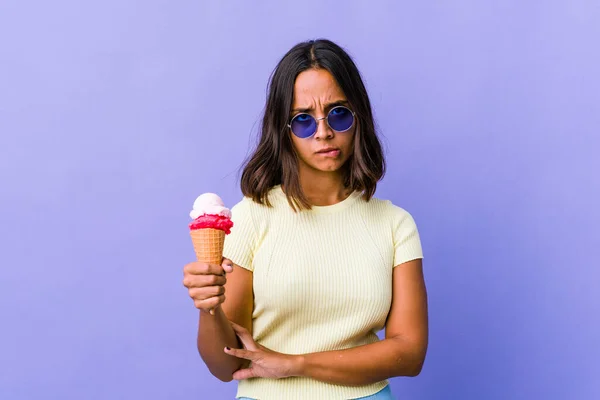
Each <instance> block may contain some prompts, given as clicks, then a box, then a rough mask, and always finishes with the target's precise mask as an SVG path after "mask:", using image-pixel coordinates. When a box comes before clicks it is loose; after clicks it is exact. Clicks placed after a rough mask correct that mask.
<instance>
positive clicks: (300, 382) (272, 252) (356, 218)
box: [184, 40, 428, 400]
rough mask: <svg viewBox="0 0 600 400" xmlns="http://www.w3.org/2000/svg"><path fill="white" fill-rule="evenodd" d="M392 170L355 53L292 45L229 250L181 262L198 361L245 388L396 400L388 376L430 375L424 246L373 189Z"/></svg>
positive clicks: (328, 45) (272, 89)
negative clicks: (216, 260) (210, 259)
mask: <svg viewBox="0 0 600 400" xmlns="http://www.w3.org/2000/svg"><path fill="white" fill-rule="evenodd" d="M384 170H385V162H384V158H383V153H382V149H381V145H380V142H379V140H378V138H377V135H376V132H375V127H374V122H373V116H372V112H371V104H370V101H369V97H368V95H367V91H366V89H365V86H364V84H363V82H362V79H361V77H360V73H359V71H358V69H357V68H356V65H355V64H354V62H353V61H352V59H351V58H350V57H349V55H348V54H347V53H346V52H345V51H344V50H343V49H342V48H340V47H339V46H337V45H336V44H334V43H332V42H330V41H328V40H317V41H309V42H304V43H300V44H298V45H296V46H294V47H293V48H292V49H291V50H290V51H289V52H288V53H287V54H286V55H285V56H284V57H283V58H282V59H281V61H280V62H279V64H278V66H277V67H276V69H275V71H274V73H273V76H272V77H271V82H270V86H269V95H268V99H267V104H266V109H265V115H264V119H263V123H262V136H261V138H260V142H259V145H258V147H257V149H256V151H255V152H254V154H253V156H252V157H251V158H250V159H249V161H248V162H247V164H246V165H245V168H244V171H243V174H242V182H241V188H242V192H243V194H244V198H243V199H242V200H241V201H240V202H239V203H238V204H236V205H235V207H233V208H232V214H233V217H232V219H233V222H234V224H235V225H234V227H233V229H232V233H231V234H230V235H229V236H227V239H226V241H225V250H224V256H225V257H226V258H225V259H224V260H223V264H222V265H206V264H200V263H196V262H194V263H190V264H188V265H186V266H185V268H184V285H185V286H186V287H187V288H188V289H189V294H190V296H191V297H192V298H193V299H194V303H195V305H196V307H197V308H199V309H200V322H199V329H198V349H199V351H200V354H201V356H202V359H203V360H204V362H205V363H206V365H207V366H208V368H209V369H210V371H211V372H212V374H213V375H215V376H216V377H217V378H219V379H220V380H222V381H226V382H227V381H231V380H232V379H236V380H239V385H238V394H237V396H238V398H241V399H260V400H272V399H273V400H274V399H276V400H282V399H283V400H288V399H311V400H321V399H326V400H328V399H358V398H361V399H392V398H393V397H392V395H391V391H390V389H389V386H388V381H387V379H388V378H391V377H396V376H416V375H418V374H419V372H420V371H421V368H422V365H423V362H424V359H425V354H426V350H427V339H428V323H427V320H428V317H427V296H426V289H425V284H424V279H423V272H422V264H421V259H422V251H421V243H420V239H419V234H418V231H417V227H416V225H415V222H414V220H413V218H412V217H411V215H410V214H409V213H408V212H407V211H405V210H404V209H402V208H400V207H398V206H395V205H393V204H392V203H391V202H390V201H384V200H379V199H376V198H374V197H373V195H374V193H375V188H376V185H377V182H378V181H379V180H380V179H381V178H382V177H383V174H384ZM225 273H226V274H225ZM225 295H227V299H225ZM211 309H214V315H211V314H210V313H209V311H210V310H211ZM383 328H385V339H384V340H379V338H378V337H377V335H376V333H377V332H378V331H380V330H381V329H383Z"/></svg>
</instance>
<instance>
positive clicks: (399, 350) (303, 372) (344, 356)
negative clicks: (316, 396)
mask: <svg viewBox="0 0 600 400" xmlns="http://www.w3.org/2000/svg"><path fill="white" fill-rule="evenodd" d="M424 359H425V349H424V348H423V346H418V345H415V344H412V343H409V342H406V341H403V340H402V339H400V338H390V339H384V340H382V341H379V342H376V343H372V344H368V345H364V346H359V347H354V348H351V349H347V350H339V351H327V352H320V353H310V354H304V355H301V356H299V359H298V365H299V367H298V368H299V373H298V375H299V376H305V377H310V378H313V379H316V380H319V381H322V382H327V383H331V384H337V385H346V386H363V385H368V384H371V383H375V382H380V381H382V380H385V379H388V378H391V377H395V376H417V375H418V374H419V373H420V371H421V368H422V366H423V362H424Z"/></svg>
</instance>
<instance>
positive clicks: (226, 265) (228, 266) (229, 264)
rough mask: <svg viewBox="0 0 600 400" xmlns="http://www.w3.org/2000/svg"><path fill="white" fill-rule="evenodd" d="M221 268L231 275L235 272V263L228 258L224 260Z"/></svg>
mask: <svg viewBox="0 0 600 400" xmlns="http://www.w3.org/2000/svg"><path fill="white" fill-rule="evenodd" d="M221 266H222V267H223V270H224V271H225V272H226V273H228V274H230V273H232V272H233V261H231V260H230V259H228V258H223V262H222V263H221Z"/></svg>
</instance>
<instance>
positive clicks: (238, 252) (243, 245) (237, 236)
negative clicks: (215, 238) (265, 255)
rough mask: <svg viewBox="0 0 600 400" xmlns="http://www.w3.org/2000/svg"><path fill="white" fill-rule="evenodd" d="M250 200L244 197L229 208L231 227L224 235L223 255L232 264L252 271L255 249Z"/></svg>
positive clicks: (254, 232)
mask: <svg viewBox="0 0 600 400" xmlns="http://www.w3.org/2000/svg"><path fill="white" fill-rule="evenodd" d="M251 202H252V200H250V199H248V198H246V197H244V199H242V201H240V202H239V203H237V204H236V205H235V206H233V208H232V209H231V221H232V222H233V227H232V228H231V233H230V234H229V235H227V236H226V237H225V246H224V248H223V257H225V258H228V259H230V260H231V261H233V263H234V264H237V265H239V266H240V267H242V268H244V269H247V270H250V271H253V270H254V267H253V261H254V252H255V250H256V227H255V225H254V221H253V219H252V204H251Z"/></svg>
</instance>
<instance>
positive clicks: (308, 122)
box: [290, 114, 317, 139]
mask: <svg viewBox="0 0 600 400" xmlns="http://www.w3.org/2000/svg"><path fill="white" fill-rule="evenodd" d="M290 125H291V127H292V133H293V134H294V135H296V136H298V137H299V138H302V139H306V138H307V137H310V136H312V134H313V133H315V131H316V130H317V121H315V119H314V118H313V117H312V116H310V115H309V114H298V115H296V116H295V117H294V119H293V120H292V123H291V124H290Z"/></svg>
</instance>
